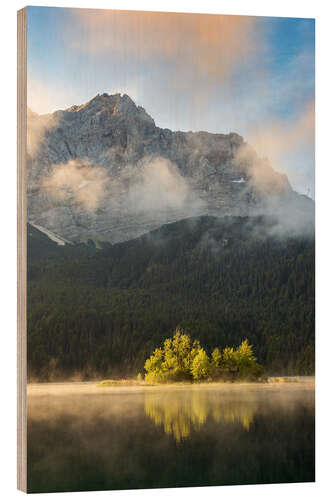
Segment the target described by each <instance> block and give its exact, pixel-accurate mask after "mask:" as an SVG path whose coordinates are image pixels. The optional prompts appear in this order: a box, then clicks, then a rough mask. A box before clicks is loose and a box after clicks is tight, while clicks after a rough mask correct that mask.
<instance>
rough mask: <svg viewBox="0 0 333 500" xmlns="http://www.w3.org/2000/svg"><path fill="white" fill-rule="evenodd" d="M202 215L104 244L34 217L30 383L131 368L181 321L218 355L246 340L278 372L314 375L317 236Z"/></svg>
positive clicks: (126, 372) (256, 220)
mask: <svg viewBox="0 0 333 500" xmlns="http://www.w3.org/2000/svg"><path fill="white" fill-rule="evenodd" d="M275 227H276V226H274V220H273V219H269V218H263V217H223V218H215V217H208V216H205V217H199V218H191V219H186V220H183V221H179V222H175V223H172V224H167V225H165V226H162V227H161V228H159V229H157V230H156V231H152V232H150V233H148V234H146V235H144V236H141V237H140V238H137V239H135V240H131V241H128V242H124V243H119V244H116V245H113V246H108V245H104V246H105V248H102V249H99V250H97V249H96V248H95V246H94V244H93V243H92V242H90V244H88V245H83V244H81V245H66V246H64V247H61V246H58V245H57V244H56V243H54V242H52V241H51V240H50V239H49V238H48V237H47V236H45V235H44V234H43V233H40V232H39V231H38V230H36V229H35V228H33V227H32V226H30V225H28V371H29V377H30V379H32V378H35V379H39V380H47V379H50V378H54V377H55V378H60V379H66V378H67V377H70V376H72V375H74V374H76V373H79V374H80V375H82V376H83V377H87V378H89V377H92V376H94V375H96V376H102V377H105V376H112V377H115V376H118V375H119V376H131V375H134V374H136V373H137V372H139V371H142V369H143V366H144V362H145V359H146V358H147V357H148V356H149V354H150V353H151V352H152V351H153V349H154V347H155V346H156V345H160V344H161V342H162V341H163V339H165V338H166V337H168V336H171V335H172V333H173V332H174V331H175V329H176V328H177V327H179V328H181V329H183V330H184V331H186V332H188V333H189V334H190V335H191V336H192V338H197V339H198V340H199V341H200V344H201V345H202V346H203V347H204V349H205V350H207V352H211V350H212V349H213V348H214V347H215V346H218V347H223V346H225V345H229V346H237V345H239V344H240V342H241V341H242V340H243V339H244V338H247V339H248V340H249V342H250V344H253V345H254V346H255V355H256V357H257V358H258V361H259V363H260V364H262V365H263V366H264V367H265V368H266V370H267V371H268V372H269V373H285V374H287V373H298V374H312V373H314V329H315V326H314V246H315V245H314V237H310V236H304V237H301V236H298V237H293V236H290V235H289V236H281V234H279V233H277V232H275Z"/></svg>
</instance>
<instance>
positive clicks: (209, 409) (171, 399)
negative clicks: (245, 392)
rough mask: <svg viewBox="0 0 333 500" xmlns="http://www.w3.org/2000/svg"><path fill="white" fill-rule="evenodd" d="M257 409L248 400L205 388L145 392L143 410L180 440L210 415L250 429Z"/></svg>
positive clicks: (169, 433) (197, 428)
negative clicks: (226, 399) (226, 396)
mask: <svg viewBox="0 0 333 500" xmlns="http://www.w3.org/2000/svg"><path fill="white" fill-rule="evenodd" d="M255 411H256V402H255V401H251V400H239V399H235V400H230V399H229V400H228V401H224V400H223V395H222V394H215V393H213V392H212V393H210V392H207V391H195V390H193V391H187V392H186V393H184V392H183V391H179V392H177V391H173V392H172V393H171V392H165V393H164V394H163V395H161V393H160V392H159V393H147V394H146V395H145V414H146V416H147V417H148V418H149V419H150V420H152V421H153V422H154V424H155V425H156V426H161V427H163V430H164V432H165V433H166V434H168V435H170V436H173V437H174V438H175V440H176V441H178V442H179V441H181V440H184V439H186V438H188V437H189V436H190V434H191V433H192V432H195V431H198V430H199V429H200V428H201V427H202V426H203V425H204V424H205V423H206V422H207V421H208V420H209V419H212V421H214V422H215V423H222V424H234V425H241V426H242V428H243V429H245V430H246V431H249V430H250V426H251V423H252V422H253V419H254V413H255Z"/></svg>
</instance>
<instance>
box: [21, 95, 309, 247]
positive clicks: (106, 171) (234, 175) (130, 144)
mask: <svg viewBox="0 0 333 500" xmlns="http://www.w3.org/2000/svg"><path fill="white" fill-rule="evenodd" d="M27 196H28V220H29V221H30V222H31V223H33V224H35V225H37V226H41V227H43V228H46V229H47V230H49V231H53V232H55V233H56V234H57V235H59V236H60V237H63V238H66V239H68V240H71V241H85V240H87V239H89V238H92V239H96V240H105V241H110V242H112V243H114V242H118V241H125V240H129V239H132V238H134V237H137V236H139V235H140V234H143V233H145V232H147V231H150V230H152V229H155V228H157V227H159V226H161V225H162V224H165V223H168V222H173V221H176V220H180V219H184V218H187V217H192V216H197V215H214V216H223V215H249V214H261V213H269V214H276V215H277V217H278V219H279V224H282V225H285V224H286V223H287V226H288V228H289V229H291V230H294V228H298V229H300V228H303V227H308V226H309V223H308V221H309V218H310V220H311V224H312V223H313V212H314V203H313V202H312V201H311V200H310V199H309V198H307V197H304V196H300V195H298V194H297V193H295V192H294V191H293V190H292V188H291V186H290V184H289V182H288V179H287V177H286V176H285V175H281V174H279V173H277V172H275V171H274V170H273V169H272V168H271V166H270V165H269V162H268V161H267V160H265V159H261V158H259V157H258V156H257V154H256V153H255V151H254V150H253V149H252V148H251V147H250V146H249V145H248V144H247V143H246V142H245V141H244V139H243V138H242V137H241V136H239V135H237V134H235V133H230V134H227V135H224V134H211V133H207V132H195V133H194V132H172V131H171V130H169V129H161V128H159V127H157V126H156V125H155V122H154V120H153V119H152V118H151V117H150V116H149V115H148V114H147V113H146V111H145V110H144V109H143V108H142V107H140V106H136V105H135V103H134V102H133V101H132V100H131V99H130V97H129V96H127V95H120V94H116V95H108V94H102V95H97V96H96V97H94V98H93V99H92V100H91V101H89V102H88V103H86V104H83V105H81V106H72V107H71V108H69V109H67V110H64V111H57V112H55V113H53V114H50V115H37V114H35V113H33V112H31V111H28V192H27Z"/></svg>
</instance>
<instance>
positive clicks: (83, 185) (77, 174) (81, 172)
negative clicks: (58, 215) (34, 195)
mask: <svg viewBox="0 0 333 500" xmlns="http://www.w3.org/2000/svg"><path fill="white" fill-rule="evenodd" d="M107 182H108V174H107V172H106V171H105V169H103V168H101V167H98V166H96V165H92V164H91V163H88V162H85V161H82V160H70V161H69V162H67V163H64V164H60V165H54V166H53V168H52V170H51V174H50V175H49V176H48V177H46V178H44V180H43V182H42V187H43V188H44V189H45V190H46V191H47V192H48V194H49V195H51V196H52V197H53V198H54V199H55V200H58V201H63V202H68V201H70V200H73V201H74V203H77V204H78V205H80V206H82V207H84V208H85V209H86V210H96V209H97V208H98V206H99V205H100V203H101V202H102V201H103V200H104V198H105V194H106V186H107Z"/></svg>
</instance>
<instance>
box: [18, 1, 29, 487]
mask: <svg viewBox="0 0 333 500" xmlns="http://www.w3.org/2000/svg"><path fill="white" fill-rule="evenodd" d="M26 32H27V28H26V9H25V8H24V9H21V10H19V11H18V12H17V487H18V489H20V490H22V491H25V492H26V491H27V397H26V394H27V290H26V287H27V205H26V152H27V33H26Z"/></svg>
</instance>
